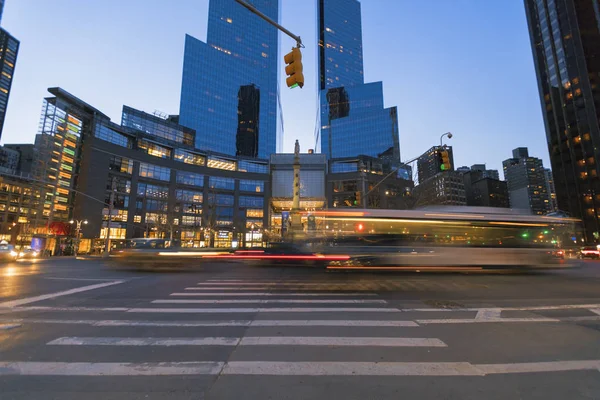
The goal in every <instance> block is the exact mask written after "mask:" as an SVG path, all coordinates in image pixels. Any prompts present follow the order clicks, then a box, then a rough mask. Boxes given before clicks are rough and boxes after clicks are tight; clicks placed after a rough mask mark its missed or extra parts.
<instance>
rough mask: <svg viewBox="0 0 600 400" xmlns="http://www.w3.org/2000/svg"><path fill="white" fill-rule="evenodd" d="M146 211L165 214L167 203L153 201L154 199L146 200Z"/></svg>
mask: <svg viewBox="0 0 600 400" xmlns="http://www.w3.org/2000/svg"><path fill="white" fill-rule="evenodd" d="M146 210H147V211H162V212H167V202H166V201H160V200H154V199H148V200H146Z"/></svg>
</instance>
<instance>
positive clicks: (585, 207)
mask: <svg viewBox="0 0 600 400" xmlns="http://www.w3.org/2000/svg"><path fill="white" fill-rule="evenodd" d="M525 9H526V13H527V20H528V24H529V33H530V38H531V47H532V50H533V58H534V62H535V68H536V72H537V80H538V88H539V93H540V102H541V107H542V115H543V119H544V125H545V128H546V140H547V144H548V150H549V153H550V163H551V167H552V171H553V173H554V185H555V187H556V200H557V205H558V208H559V209H560V210H564V211H566V212H568V213H569V214H570V215H571V216H573V217H576V218H581V219H582V221H583V225H584V234H585V239H586V240H587V241H589V242H592V241H594V237H595V236H597V235H598V233H599V232H600V221H599V220H598V218H599V215H600V177H599V174H600V170H599V165H598V162H597V160H600V147H598V143H600V127H599V121H600V63H599V62H598V58H599V55H600V11H599V8H598V1H596V0H525Z"/></svg>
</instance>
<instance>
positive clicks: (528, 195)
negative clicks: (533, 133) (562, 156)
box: [502, 147, 550, 215]
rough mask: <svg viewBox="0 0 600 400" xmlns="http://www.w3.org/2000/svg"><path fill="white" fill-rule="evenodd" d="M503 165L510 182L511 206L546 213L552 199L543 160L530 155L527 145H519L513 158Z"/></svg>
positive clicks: (539, 213) (534, 212) (541, 213)
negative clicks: (549, 194) (548, 189)
mask: <svg viewBox="0 0 600 400" xmlns="http://www.w3.org/2000/svg"><path fill="white" fill-rule="evenodd" d="M502 166H503V168H504V178H505V179H506V182H507V184H508V192H509V198H510V206H511V207H512V208H519V209H526V210H529V212H531V213H532V214H537V215H544V214H546V213H547V212H548V211H549V207H550V199H549V197H548V191H547V186H546V173H545V171H544V165H543V163H542V160H541V159H539V158H536V157H530V156H529V152H528V150H527V148H526V147H519V148H517V149H514V150H513V156H512V158H509V159H507V160H504V161H503V162H502Z"/></svg>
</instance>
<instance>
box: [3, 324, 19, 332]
mask: <svg viewBox="0 0 600 400" xmlns="http://www.w3.org/2000/svg"><path fill="white" fill-rule="evenodd" d="M20 326H21V324H0V331H8V330H10V329H15V328H18V327H20Z"/></svg>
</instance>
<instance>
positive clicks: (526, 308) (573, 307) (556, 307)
mask: <svg viewBox="0 0 600 400" xmlns="http://www.w3.org/2000/svg"><path fill="white" fill-rule="evenodd" d="M582 308H586V309H595V308H600V304H563V305H554V306H551V305H548V306H522V307H518V306H517V307H479V308H477V307H465V308H400V310H401V311H404V312H457V311H475V312H479V311H488V310H500V311H542V310H576V309H582Z"/></svg>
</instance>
